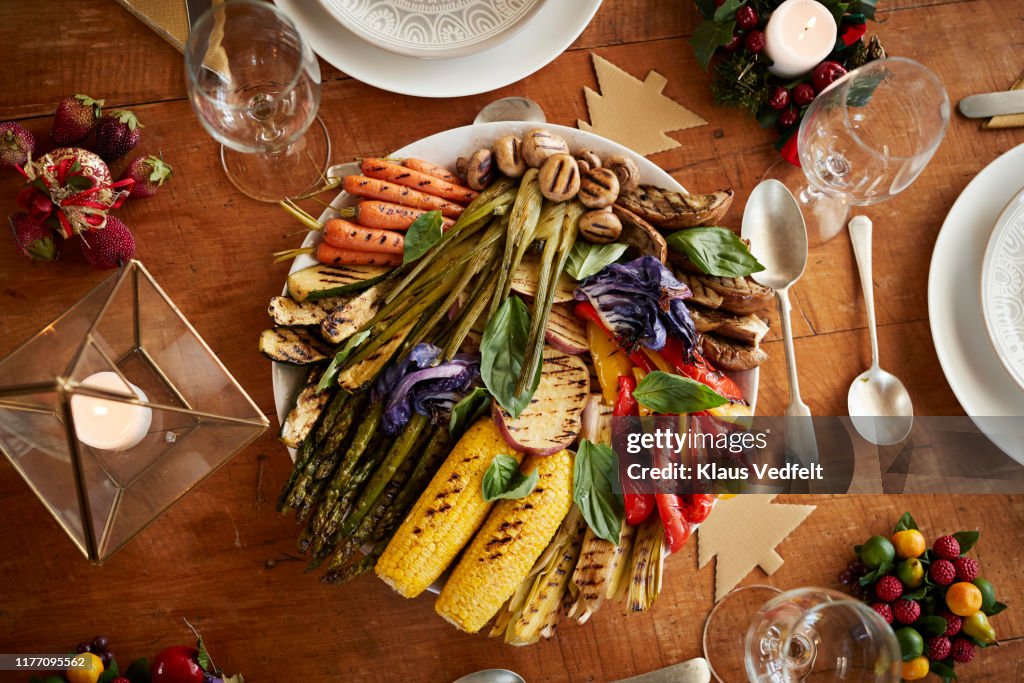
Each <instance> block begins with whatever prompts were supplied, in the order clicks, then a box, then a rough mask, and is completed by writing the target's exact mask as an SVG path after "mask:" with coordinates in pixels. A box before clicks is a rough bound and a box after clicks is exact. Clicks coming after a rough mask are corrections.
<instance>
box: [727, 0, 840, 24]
mask: <svg viewBox="0 0 1024 683" xmlns="http://www.w3.org/2000/svg"><path fill="white" fill-rule="evenodd" d="M819 1H820V0H819ZM745 4H747V0H725V2H723V3H722V4H721V5H719V6H718V8H717V9H716V10H715V16H714V20H715V21H716V22H718V23H721V22H723V21H730V20H732V19H735V18H736V10H738V9H739V8H740V7H743V6H744V5H745Z"/></svg>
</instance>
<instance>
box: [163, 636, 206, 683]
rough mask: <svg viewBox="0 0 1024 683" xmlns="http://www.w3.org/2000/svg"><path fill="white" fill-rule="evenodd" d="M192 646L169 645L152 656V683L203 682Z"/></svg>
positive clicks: (200, 669) (196, 654)
mask: <svg viewBox="0 0 1024 683" xmlns="http://www.w3.org/2000/svg"><path fill="white" fill-rule="evenodd" d="M198 657H199V650H197V649H195V648H194V647H185V646H183V645H179V646H177V647H169V648H167V649H166V650H163V651H162V652H160V654H158V655H157V656H156V657H154V658H153V668H152V670H151V671H152V683H203V678H204V674H203V670H202V668H201V667H200V666H199V662H198V661H197V658H198Z"/></svg>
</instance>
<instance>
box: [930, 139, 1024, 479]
mask: <svg viewBox="0 0 1024 683" xmlns="http://www.w3.org/2000/svg"><path fill="white" fill-rule="evenodd" d="M1022 184H1024V145H1020V146H1018V147H1015V148H1014V149H1012V150H1010V151H1009V152H1007V153H1006V154H1003V155H1002V156H1001V157H999V158H998V159H996V160H995V161H993V162H992V163H991V164H989V165H988V166H987V167H986V168H985V169H984V170H982V172H981V173H979V174H978V175H977V176H976V177H975V178H974V180H972V181H971V182H970V183H969V184H968V185H967V187H966V188H964V191H963V192H962V193H961V194H960V197H959V198H958V199H957V200H956V202H955V203H954V204H953V208H951V209H950V210H949V214H948V215H947V216H946V220H945V222H944V223H943V224H942V230H941V231H940V233H939V238H938V240H937V241H936V243H935V251H934V252H933V253H932V262H931V269H930V272H929V275H928V317H929V321H930V323H931V330H932V340H933V341H934V343H935V350H936V352H937V354H938V356H939V363H940V364H941V365H942V370H943V372H944V373H945V375H946V379H947V380H948V381H949V385H950V387H952V389H953V393H954V394H956V397H957V400H959V401H960V404H961V405H962V406H963V408H964V410H965V411H966V412H967V414H968V415H970V416H971V417H972V418H973V419H974V422H975V423H976V424H977V425H978V428H979V429H981V430H982V431H983V432H985V434H986V435H988V437H989V438H990V439H991V440H992V441H993V442H994V443H995V444H996V445H997V446H999V448H1001V449H1002V450H1003V451H1004V452H1005V453H1006V454H1007V455H1009V456H1010V457H1012V458H1014V459H1015V460H1017V461H1018V462H1021V463H1024V430H1022V429H1021V427H1020V425H1021V423H1024V420H1022V417H1024V188H1022ZM1010 417H1013V418H1017V419H1016V420H1008V419H1007V418H1010Z"/></svg>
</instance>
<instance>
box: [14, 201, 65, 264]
mask: <svg viewBox="0 0 1024 683" xmlns="http://www.w3.org/2000/svg"><path fill="white" fill-rule="evenodd" d="M10 221H11V234H13V235H14V242H15V243H16V244H17V245H18V251H20V252H21V255H22V256H25V257H27V258H30V259H32V260H33V261H55V260H56V259H57V245H56V244H55V243H54V241H53V231H52V230H50V229H49V228H47V227H46V226H44V225H42V224H41V223H39V222H38V221H37V220H36V219H34V218H32V217H31V216H29V215H28V214H27V213H25V212H24V211H19V212H18V213H16V214H14V215H13V216H11V218H10Z"/></svg>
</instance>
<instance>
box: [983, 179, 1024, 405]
mask: <svg viewBox="0 0 1024 683" xmlns="http://www.w3.org/2000/svg"><path fill="white" fill-rule="evenodd" d="M981 308H982V313H983V314H984V316H985V324H986V325H987V327H988V335H989V338H990V339H991V340H992V345H993V346H995V347H996V353H997V354H998V355H999V360H1001V361H1003V365H1004V366H1005V367H1006V370H1007V372H1009V373H1010V375H1011V376H1012V377H1013V378H1014V379H1015V380H1016V381H1017V384H1018V385H1019V386H1020V387H1021V388H1024V190H1021V191H1020V192H1018V193H1017V196H1016V197H1014V198H1013V199H1011V200H1010V203H1009V204H1007V205H1006V208H1005V209H1003V213H1002V214H1000V216H999V220H998V221H996V227H995V229H994V230H993V231H992V237H991V238H990V239H989V241H988V248H987V249H986V250H985V261H984V263H983V264H982V267H981Z"/></svg>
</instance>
